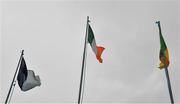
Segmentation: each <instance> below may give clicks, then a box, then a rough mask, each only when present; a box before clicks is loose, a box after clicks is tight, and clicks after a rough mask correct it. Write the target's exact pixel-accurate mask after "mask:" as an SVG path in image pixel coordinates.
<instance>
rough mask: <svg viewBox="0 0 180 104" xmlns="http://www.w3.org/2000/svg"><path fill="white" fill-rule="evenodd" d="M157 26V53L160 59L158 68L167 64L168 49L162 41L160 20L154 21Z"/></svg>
mask: <svg viewBox="0 0 180 104" xmlns="http://www.w3.org/2000/svg"><path fill="white" fill-rule="evenodd" d="M156 23H157V24H158V26H159V36H160V45H161V46H160V53H159V59H160V61H161V62H160V64H159V68H160V69H163V68H166V67H168V66H169V53H168V49H167V46H166V43H165V41H164V38H163V36H162V33H161V27H160V22H159V21H158V22H156Z"/></svg>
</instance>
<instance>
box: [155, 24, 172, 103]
mask: <svg viewBox="0 0 180 104" xmlns="http://www.w3.org/2000/svg"><path fill="white" fill-rule="evenodd" d="M156 23H157V24H158V27H159V33H160V34H161V25H160V21H157V22H156ZM164 61H165V60H164ZM165 62H166V61H165ZM165 74H166V79H167V84H168V90H169V96H170V100H171V104H174V99H173V93H172V89H171V82H170V78H169V72H168V68H167V67H166V68H165Z"/></svg>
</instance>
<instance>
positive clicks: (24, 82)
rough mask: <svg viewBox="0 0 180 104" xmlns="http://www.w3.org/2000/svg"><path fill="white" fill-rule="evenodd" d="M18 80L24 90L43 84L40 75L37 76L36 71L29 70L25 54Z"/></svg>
mask: <svg viewBox="0 0 180 104" xmlns="http://www.w3.org/2000/svg"><path fill="white" fill-rule="evenodd" d="M17 80H18V85H19V87H20V88H21V90H22V91H27V90H30V89H32V88H34V87H36V86H40V85H41V81H40V78H39V76H35V74H34V71H32V70H27V66H26V62H25V60H24V57H23V56H22V60H21V64H20V68H19V73H18V76H17Z"/></svg>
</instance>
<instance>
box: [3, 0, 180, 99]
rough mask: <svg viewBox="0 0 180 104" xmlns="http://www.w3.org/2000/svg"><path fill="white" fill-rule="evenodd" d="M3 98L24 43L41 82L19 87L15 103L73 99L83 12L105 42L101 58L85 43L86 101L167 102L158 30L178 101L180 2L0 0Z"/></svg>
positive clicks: (29, 62)
mask: <svg viewBox="0 0 180 104" xmlns="http://www.w3.org/2000/svg"><path fill="white" fill-rule="evenodd" d="M1 5H2V6H1V10H2V11H1V22H0V23H1V35H0V36H1V41H0V46H1V47H0V48H1V50H0V59H1V60H0V76H1V77H0V79H1V80H0V102H1V103H3V102H4V101H5V98H6V96H7V93H8V90H9V87H10V84H11V81H12V78H13V75H14V72H15V69H16V66H17V63H18V59H19V56H20V53H21V50H22V49H24V50H25V52H24V57H25V60H26V64H27V67H28V69H31V70H34V71H35V73H36V74H37V75H39V76H40V78H41V82H42V85H41V86H40V87H36V88H34V89H32V90H29V91H27V92H22V91H21V90H20V88H19V86H18V85H16V87H15V89H14V93H13V96H12V99H11V102H13V103H76V102H77V100H78V90H79V82H80V73H81V63H82V56H83V55H82V54H83V47H84V46H83V45H84V37H85V30H86V18H87V16H90V21H91V22H90V25H91V27H92V29H93V31H94V34H95V38H96V42H97V44H98V45H101V46H104V47H105V48H106V49H105V51H104V53H103V55H102V57H103V60H104V62H103V64H99V63H98V61H97V60H96V58H95V55H94V53H93V51H92V49H91V47H90V45H88V47H87V68H86V78H85V80H86V83H85V89H84V99H83V102H86V103H140V102H142V103H167V102H170V99H169V93H168V88H167V82H166V77H165V72H164V70H159V69H158V68H157V67H158V64H159V49H160V44H159V32H158V26H157V25H156V24H155V21H156V20H160V21H161V28H162V32H163V36H164V38H165V41H166V44H167V46H168V49H169V53H170V66H169V74H170V78H171V85H172V90H173V95H174V100H175V102H178V103H180V90H179V88H180V78H179V75H180V65H179V61H180V60H179V59H180V43H179V39H180V37H179V34H180V31H179V28H180V19H179V18H180V10H179V9H180V8H179V7H180V1H176V0H168V1H151V0H145V1H140V0H136V1H133V0H128V1H125V0H124V1H115V0H114V1H111V0H105V1H102V0H99V1H94V0H93V1H90V0H86V1H74V0H72V1H71V0H68V1H57V0H54V1H50V0H49V1H48V0H46V1H43V0H39V1H30V0H29V1H28V0H26V1H3V2H1Z"/></svg>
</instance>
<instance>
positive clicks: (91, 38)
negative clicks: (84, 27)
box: [88, 25, 105, 63]
mask: <svg viewBox="0 0 180 104" xmlns="http://www.w3.org/2000/svg"><path fill="white" fill-rule="evenodd" d="M88 42H89V44H90V45H91V48H92V50H93V52H94V53H95V55H96V58H97V60H98V61H99V62H100V63H102V62H103V60H102V58H101V54H102V52H103V51H104V49H105V48H104V47H101V46H97V45H96V40H95V37H94V33H93V31H92V28H91V26H90V25H89V28H88Z"/></svg>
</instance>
